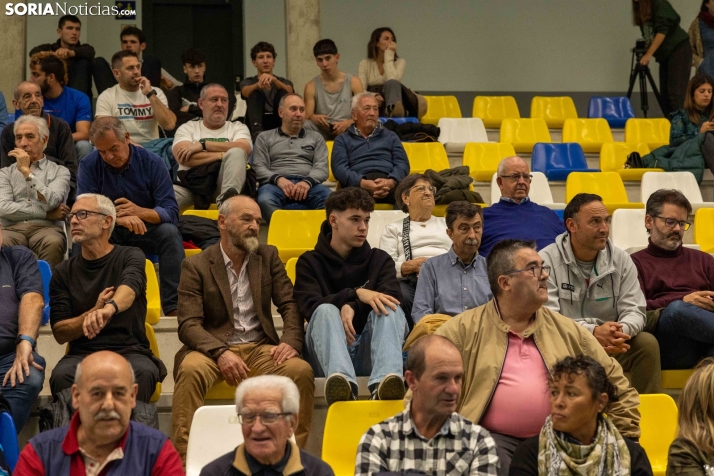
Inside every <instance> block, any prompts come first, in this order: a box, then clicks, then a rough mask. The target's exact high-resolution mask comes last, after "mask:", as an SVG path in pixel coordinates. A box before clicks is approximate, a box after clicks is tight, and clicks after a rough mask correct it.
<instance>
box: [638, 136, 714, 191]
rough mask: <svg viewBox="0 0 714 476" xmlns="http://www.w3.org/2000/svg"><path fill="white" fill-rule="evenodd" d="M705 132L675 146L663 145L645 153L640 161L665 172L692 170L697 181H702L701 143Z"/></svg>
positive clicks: (702, 160) (702, 159) (702, 158)
mask: <svg viewBox="0 0 714 476" xmlns="http://www.w3.org/2000/svg"><path fill="white" fill-rule="evenodd" d="M704 136H705V134H703V133H702V134H697V136H696V137H693V138H692V139H689V140H687V141H685V142H684V143H682V144H681V145H679V146H677V147H672V146H670V145H663V146H662V147H658V148H657V149H655V150H653V151H652V152H650V153H649V154H647V155H644V156H642V161H643V162H644V163H645V167H647V168H657V167H659V168H661V169H664V170H666V171H667V172H692V173H693V174H694V176H695V177H696V178H697V182H699V183H702V178H703V177H704V157H703V156H702V143H703V142H704Z"/></svg>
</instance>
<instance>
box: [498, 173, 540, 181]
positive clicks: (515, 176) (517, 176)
mask: <svg viewBox="0 0 714 476" xmlns="http://www.w3.org/2000/svg"><path fill="white" fill-rule="evenodd" d="M501 178H507V179H511V180H513V181H514V182H518V181H519V180H520V179H523V180H525V181H526V182H530V181H531V180H532V179H533V175H531V174H513V175H501Z"/></svg>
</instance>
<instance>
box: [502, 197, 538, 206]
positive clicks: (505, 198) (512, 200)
mask: <svg viewBox="0 0 714 476" xmlns="http://www.w3.org/2000/svg"><path fill="white" fill-rule="evenodd" d="M501 200H503V201H504V202H510V203H515V204H516V205H523V204H524V203H528V202H530V201H531V197H528V196H526V198H522V199H521V201H520V202H517V201H515V200H514V199H512V198H510V197H501Z"/></svg>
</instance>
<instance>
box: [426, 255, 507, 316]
mask: <svg viewBox="0 0 714 476" xmlns="http://www.w3.org/2000/svg"><path fill="white" fill-rule="evenodd" d="M492 297H493V296H492V294H491V287H490V285H489V284H488V273H487V272H486V258H484V257H483V256H481V255H480V254H478V253H476V255H475V256H474V258H473V259H472V260H471V262H470V263H469V264H464V263H463V262H462V261H461V259H459V257H458V256H456V253H455V252H454V247H453V246H452V247H451V249H449V251H448V252H447V253H445V254H443V255H441V256H435V257H433V258H429V259H428V260H426V261H425V262H424V264H422V265H421V269H420V271H419V280H418V281H417V288H416V292H415V294H414V305H413V306H412V319H413V320H414V322H415V323H416V322H418V321H419V319H421V318H422V317H424V316H426V315H427V314H447V315H449V316H455V315H457V314H461V313H462V312H464V311H466V310H468V309H472V308H474V307H477V306H480V305H482V304H486V303H487V302H488V301H490V300H491V298H492Z"/></svg>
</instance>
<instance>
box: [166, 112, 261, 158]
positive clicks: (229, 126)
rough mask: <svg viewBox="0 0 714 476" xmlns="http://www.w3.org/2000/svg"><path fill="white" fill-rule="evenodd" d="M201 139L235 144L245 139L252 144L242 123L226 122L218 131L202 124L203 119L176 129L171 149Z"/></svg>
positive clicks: (246, 127) (246, 128)
mask: <svg viewBox="0 0 714 476" xmlns="http://www.w3.org/2000/svg"><path fill="white" fill-rule="evenodd" d="M201 139H206V140H207V141H212V142H237V141H239V140H240V139H245V140H247V141H248V143H251V144H252V142H251V139H250V130H249V129H248V126H246V125H245V124H243V123H240V122H230V121H226V123H225V124H223V127H221V128H220V129H209V128H208V127H206V126H205V125H204V124H203V119H195V120H192V121H188V122H187V123H185V124H184V125H182V126H181V127H179V128H178V130H177V131H176V134H175V135H174V145H173V147H176V144H178V143H179V142H184V141H189V142H198V141H199V140H201ZM190 168H191V167H186V166H185V165H179V170H188V169H190Z"/></svg>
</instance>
